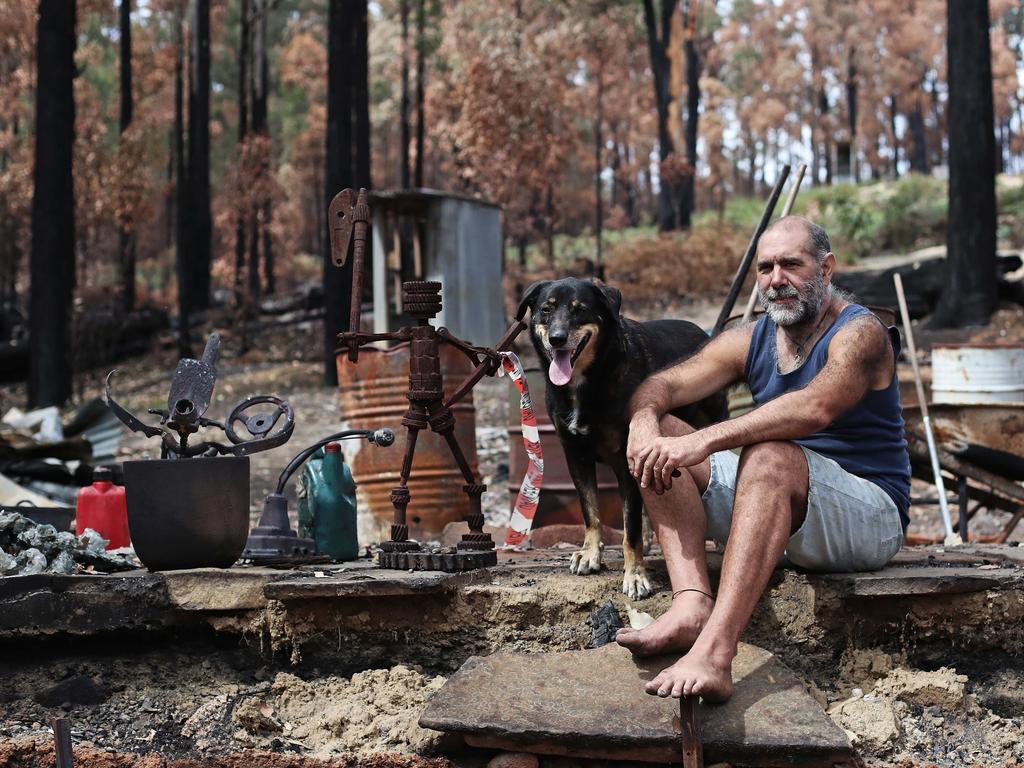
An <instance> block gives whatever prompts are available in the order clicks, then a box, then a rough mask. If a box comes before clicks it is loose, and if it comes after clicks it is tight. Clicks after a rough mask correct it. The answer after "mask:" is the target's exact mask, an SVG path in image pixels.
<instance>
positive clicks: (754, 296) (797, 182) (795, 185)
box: [743, 163, 807, 323]
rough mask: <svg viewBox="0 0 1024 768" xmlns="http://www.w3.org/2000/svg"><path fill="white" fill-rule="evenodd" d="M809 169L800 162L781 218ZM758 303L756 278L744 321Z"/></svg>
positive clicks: (790, 204) (789, 209)
mask: <svg viewBox="0 0 1024 768" xmlns="http://www.w3.org/2000/svg"><path fill="white" fill-rule="evenodd" d="M806 170H807V163H800V165H799V166H798V167H797V169H796V178H795V179H793V186H791V187H790V188H789V196H788V197H786V204H785V205H784V206H782V213H781V214H780V215H779V218H780V219H784V218H786V217H787V216H789V214H790V213H791V212H792V210H793V204H794V203H796V195H797V193H798V192H799V191H800V184H801V183H802V182H803V180H804V172H805V171H806ZM755 304H757V278H754V284H753V285H752V286H751V287H750V298H749V299H747V309H746V311H744V313H743V322H744V323H745V322H747V321H748V320H750V318H751V317H753V315H754V305H755Z"/></svg>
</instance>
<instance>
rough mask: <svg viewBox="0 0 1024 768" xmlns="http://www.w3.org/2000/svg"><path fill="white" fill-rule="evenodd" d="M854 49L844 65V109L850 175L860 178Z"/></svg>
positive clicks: (851, 49) (854, 178)
mask: <svg viewBox="0 0 1024 768" xmlns="http://www.w3.org/2000/svg"><path fill="white" fill-rule="evenodd" d="M856 54H857V52H856V49H854V48H850V52H849V55H848V58H847V63H846V108H847V112H848V116H849V118H850V175H851V176H853V180H854V181H858V180H859V178H860V169H859V167H858V165H857V60H856Z"/></svg>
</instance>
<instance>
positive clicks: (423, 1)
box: [414, 0, 427, 189]
mask: <svg viewBox="0 0 1024 768" xmlns="http://www.w3.org/2000/svg"><path fill="white" fill-rule="evenodd" d="M426 5H427V0H419V6H418V7H417V9H416V172H415V176H414V178H415V184H416V188H417V189H422V188H423V164H424V159H423V149H424V147H423V145H424V133H425V131H426V127H425V121H424V105H423V89H424V78H425V76H426V67H427V65H426V55H427V50H426V46H427V41H426V23H427V8H426Z"/></svg>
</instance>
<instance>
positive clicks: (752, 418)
mask: <svg viewBox="0 0 1024 768" xmlns="http://www.w3.org/2000/svg"><path fill="white" fill-rule="evenodd" d="M828 357H829V359H828V362H827V363H826V364H825V367H824V368H822V369H821V371H819V372H818V375H817V376H815V377H814V378H813V379H812V380H811V381H810V383H808V385H807V386H806V387H804V388H803V389H798V390H793V391H792V392H787V393H786V394H784V395H780V396H779V397H777V398H775V399H774V400H771V401H770V402H767V403H765V404H763V405H761V406H759V407H757V408H755V409H754V410H753V411H750V412H749V413H746V414H744V415H742V416H739V417H737V418H735V419H729V420H728V421H724V422H720V423H718V424H712V425H711V426H709V427H706V428H705V429H701V430H699V431H697V432H694V433H692V434H689V435H685V436H683V437H676V438H665V437H659V438H657V439H656V440H655V441H654V448H653V449H652V450H651V451H650V452H648V453H647V455H646V456H645V462H644V464H643V466H637V467H635V468H634V475H635V476H636V477H637V478H638V479H639V480H640V484H641V485H642V486H644V487H646V486H647V485H650V484H658V485H664V487H666V488H670V487H671V486H672V483H671V475H672V471H673V470H675V469H679V468H682V467H689V466H693V465H695V464H699V463H700V462H702V461H704V459H706V458H707V457H708V456H709V455H711V454H712V453H714V452H715V451H722V450H727V449H730V448H739V447H741V446H744V445H751V444H754V443H763V442H767V441H770V440H794V439H797V438H800V437H806V436H807V435H810V434H813V433H814V432H817V431H818V430H820V429H824V428H825V427H827V426H828V425H829V424H831V423H832V422H833V421H835V420H836V419H837V418H838V417H839V416H841V415H842V414H843V413H845V412H846V411H847V410H849V409H850V408H852V407H853V406H854V405H856V404H857V403H858V402H859V401H860V400H861V399H862V398H863V397H864V395H865V394H867V392H868V390H869V389H878V388H880V387H881V386H884V385H885V383H886V382H888V381H889V380H890V379H891V377H892V370H893V366H894V364H895V362H894V360H893V353H892V346H891V344H890V342H889V337H888V334H887V333H886V331H885V329H884V328H883V327H882V326H881V325H880V324H879V323H878V322H876V321H875V320H874V318H858V319H857V320H854V321H852V322H850V323H849V324H848V325H847V326H846V327H844V328H843V329H842V330H840V331H839V332H838V333H837V334H836V335H835V336H834V337H833V338H832V341H831V342H830V343H829V348H828ZM655 466H657V467H660V468H661V473H660V475H661V476H660V477H659V478H655V477H654V476H653V468H654V467H655ZM659 481H660V482H659Z"/></svg>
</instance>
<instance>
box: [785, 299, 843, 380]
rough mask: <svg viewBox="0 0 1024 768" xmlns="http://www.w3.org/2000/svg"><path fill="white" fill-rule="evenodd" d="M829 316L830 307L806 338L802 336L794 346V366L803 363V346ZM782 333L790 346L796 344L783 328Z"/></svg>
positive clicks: (830, 312)
mask: <svg viewBox="0 0 1024 768" xmlns="http://www.w3.org/2000/svg"><path fill="white" fill-rule="evenodd" d="M831 314H832V307H831V305H830V306H829V308H828V309H827V310H825V314H824V315H822V316H821V320H819V321H818V324H817V325H816V326H814V328H813V330H811V332H810V333H808V334H807V335H806V336H804V338H803V340H802V341H801V342H800V343H799V344H797V345H796V352H794V353H793V362H794V364H797V365H799V364H800V363H801V362H803V359H804V345H805V344H806V343H807V342H808V341H810V340H811V338H812V337H813V336H814V335H815V334H816V333H817V332H818V330H819V329H820V328H821V325H822V323H824V322H825V318H826V317H828V316H829V315H831ZM782 332H783V333H784V334H786V338H787V339H789V341H790V343H791V344H793V343H796V340H795V339H794V338H793V337H792V336H790V335H789V332H788V331H787V330H786V329H785V328H783V329H782Z"/></svg>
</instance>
